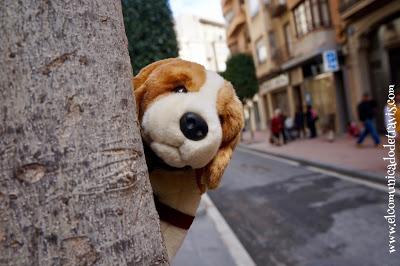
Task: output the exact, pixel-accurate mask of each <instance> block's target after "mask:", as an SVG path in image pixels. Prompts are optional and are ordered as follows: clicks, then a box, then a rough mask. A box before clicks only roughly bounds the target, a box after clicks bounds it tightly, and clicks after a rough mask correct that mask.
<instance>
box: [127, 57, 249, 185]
mask: <svg viewBox="0 0 400 266" xmlns="http://www.w3.org/2000/svg"><path fill="white" fill-rule="evenodd" d="M133 86H134V94H135V98H136V107H137V114H138V118H139V121H140V124H141V128H142V137H143V140H144V142H145V143H146V144H147V145H148V146H149V147H150V148H151V149H152V150H153V152H155V154H156V155H157V156H158V157H159V158H161V159H162V160H163V161H164V162H165V163H166V164H167V165H169V166H172V167H178V168H181V167H185V166H190V167H191V168H193V169H202V170H203V173H204V175H203V176H205V177H206V179H207V180H205V183H206V185H207V187H208V188H210V189H213V188H215V187H217V186H218V184H219V182H220V178H221V176H222V174H223V172H224V170H225V168H226V166H227V164H228V162H229V160H230V158H231V155H232V152H233V149H234V147H235V146H236V144H237V142H238V140H239V135H240V132H241V130H242V128H243V114H242V104H241V103H240V101H239V99H238V98H237V96H236V95H235V91H234V89H233V87H232V85H231V84H230V83H229V82H227V81H225V80H224V79H223V78H222V77H221V76H219V75H218V74H217V73H215V72H212V71H207V70H205V69H204V67H203V66H201V65H199V64H196V63H192V62H188V61H184V60H181V59H177V58H171V59H165V60H161V61H157V62H155V63H152V64H150V65H148V66H147V67H145V68H143V69H142V70H141V71H140V72H139V74H138V75H137V76H135V77H134V79H133Z"/></svg>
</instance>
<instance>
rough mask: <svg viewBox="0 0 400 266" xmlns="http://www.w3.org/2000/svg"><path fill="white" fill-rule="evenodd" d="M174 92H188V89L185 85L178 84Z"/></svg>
mask: <svg viewBox="0 0 400 266" xmlns="http://www.w3.org/2000/svg"><path fill="white" fill-rule="evenodd" d="M174 92H175V93H186V92H187V89H186V88H185V86H177V87H175V88H174Z"/></svg>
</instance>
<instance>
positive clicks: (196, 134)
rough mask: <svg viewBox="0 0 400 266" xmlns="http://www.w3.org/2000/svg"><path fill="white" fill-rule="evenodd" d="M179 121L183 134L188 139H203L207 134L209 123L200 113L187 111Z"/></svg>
mask: <svg viewBox="0 0 400 266" xmlns="http://www.w3.org/2000/svg"><path fill="white" fill-rule="evenodd" d="M179 123H180V127H181V131H182V133H183V135H185V137H187V138H188V139H191V140H201V139H204V138H205V137H206V136H207V133H208V126H207V123H206V121H204V119H203V118H202V117H201V116H199V115H198V114H195V113H192V112H188V113H185V114H183V116H182V117H181V120H180V121H179Z"/></svg>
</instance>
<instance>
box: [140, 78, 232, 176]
mask: <svg viewBox="0 0 400 266" xmlns="http://www.w3.org/2000/svg"><path fill="white" fill-rule="evenodd" d="M223 83H224V80H223V79H222V77H221V76H219V75H218V74H217V73H215V72H212V71H207V72H206V81H205V83H204V85H203V86H202V87H201V88H200V90H199V91H198V92H190V93H174V94H169V95H167V96H163V97H160V98H158V99H157V100H155V101H154V102H153V103H152V104H151V105H150V106H149V108H148V109H147V110H146V111H145V113H144V115H143V120H142V129H143V137H144V140H145V141H146V142H147V143H148V144H149V145H150V147H151V149H152V150H153V151H154V152H155V153H156V154H157V156H159V157H160V158H161V159H163V161H164V162H165V163H167V164H168V165H171V166H173V167H184V166H190V167H193V168H202V167H204V166H206V165H207V164H208V163H209V162H210V160H211V159H212V158H213V157H214V156H215V154H216V153H217V151H218V148H219V146H220V144H221V139H222V130H221V124H220V121H219V118H218V114H217V108H216V104H217V95H218V91H219V89H220V88H221V87H222V86H223ZM186 112H194V113H196V114H198V115H200V116H201V117H202V118H203V119H204V120H205V121H206V122H207V125H208V134H207V136H206V137H205V138H204V139H202V140H200V141H193V140H190V139H187V138H186V137H185V136H184V135H183V134H182V132H181V130H180V126H179V120H180V118H181V117H182V115H183V114H184V113H186Z"/></svg>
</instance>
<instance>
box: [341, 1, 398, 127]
mask: <svg viewBox="0 0 400 266" xmlns="http://www.w3.org/2000/svg"><path fill="white" fill-rule="evenodd" d="M339 11H340V15H341V18H342V20H343V21H344V22H345V23H346V30H345V34H344V39H343V40H342V44H343V49H342V50H343V54H344V55H345V58H346V60H345V78H346V82H347V84H348V88H349V90H347V91H346V92H347V97H348V99H349V106H350V118H351V119H353V120H357V110H356V107H357V104H358V102H359V101H360V99H361V97H362V94H363V93H369V94H370V95H371V96H372V97H373V98H374V99H375V100H377V103H378V109H377V111H378V112H377V125H378V129H380V130H381V131H382V130H383V129H384V113H383V110H384V106H385V103H386V97H387V90H388V86H389V84H394V85H396V86H398V85H399V84H400V1H395V0H392V1H387V0H342V1H341V3H340V6H339Z"/></svg>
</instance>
